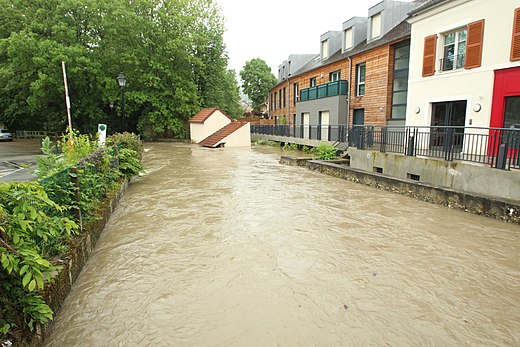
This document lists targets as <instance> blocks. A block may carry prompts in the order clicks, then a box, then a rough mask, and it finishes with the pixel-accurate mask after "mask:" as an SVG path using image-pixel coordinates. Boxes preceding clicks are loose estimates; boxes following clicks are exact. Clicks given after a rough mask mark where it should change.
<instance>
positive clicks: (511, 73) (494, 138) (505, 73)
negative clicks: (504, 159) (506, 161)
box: [488, 67, 520, 157]
mask: <svg viewBox="0 0 520 347" xmlns="http://www.w3.org/2000/svg"><path fill="white" fill-rule="evenodd" d="M509 96H520V67H514V68H508V69H502V70H495V81H494V86H493V99H492V104H491V118H490V122H489V127H490V128H502V127H504V111H505V104H506V98H507V97H509ZM501 133H502V131H498V130H490V131H489V136H490V140H491V141H490V142H489V143H488V154H489V155H497V154H498V147H499V145H500V143H501V142H502V141H501V138H502V134H501ZM511 151H512V150H511V149H510V150H509V151H508V157H511V156H516V153H511Z"/></svg>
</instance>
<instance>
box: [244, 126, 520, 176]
mask: <svg viewBox="0 0 520 347" xmlns="http://www.w3.org/2000/svg"><path fill="white" fill-rule="evenodd" d="M251 132H252V133H253V134H263V135H273V136H283V137H295V138H303V139H310V140H321V141H330V142H334V143H335V144H339V143H348V145H349V146H352V147H356V148H358V149H371V150H379V151H380V152H384V153H386V152H388V153H400V154H404V155H408V156H423V157H432V158H440V159H444V160H447V161H453V160H463V161H470V162H475V163H482V164H487V165H490V166H492V167H496V168H499V169H511V168H516V169H520V129H516V128H515V129H506V128H479V127H440V126H437V127H429V126H424V127H376V126H355V127H353V128H348V127H347V126H346V125H328V126H323V125H252V126H251Z"/></svg>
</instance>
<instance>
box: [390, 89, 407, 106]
mask: <svg viewBox="0 0 520 347" xmlns="http://www.w3.org/2000/svg"><path fill="white" fill-rule="evenodd" d="M407 95H408V92H407V91H404V92H395V93H394V97H393V98H392V104H393V105H397V104H406V96H407Z"/></svg>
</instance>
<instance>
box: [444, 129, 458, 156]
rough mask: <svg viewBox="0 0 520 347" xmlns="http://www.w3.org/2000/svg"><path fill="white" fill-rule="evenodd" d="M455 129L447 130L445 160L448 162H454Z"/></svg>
mask: <svg viewBox="0 0 520 347" xmlns="http://www.w3.org/2000/svg"><path fill="white" fill-rule="evenodd" d="M454 133H455V132H454V131H453V128H447V129H446V141H445V142H444V159H445V160H447V161H453V140H454V139H453V136H454Z"/></svg>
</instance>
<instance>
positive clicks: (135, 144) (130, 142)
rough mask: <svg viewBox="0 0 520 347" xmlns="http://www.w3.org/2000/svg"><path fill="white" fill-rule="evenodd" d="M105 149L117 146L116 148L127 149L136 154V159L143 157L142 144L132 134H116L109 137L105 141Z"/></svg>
mask: <svg viewBox="0 0 520 347" xmlns="http://www.w3.org/2000/svg"><path fill="white" fill-rule="evenodd" d="M106 144H107V147H110V146H117V147H118V148H127V149H131V150H133V151H135V152H136V153H137V154H138V158H141V157H142V155H143V142H142V141H141V139H140V138H139V135H136V134H134V133H127V132H124V133H117V134H114V135H112V136H110V137H109V138H108V139H107V141H106Z"/></svg>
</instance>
